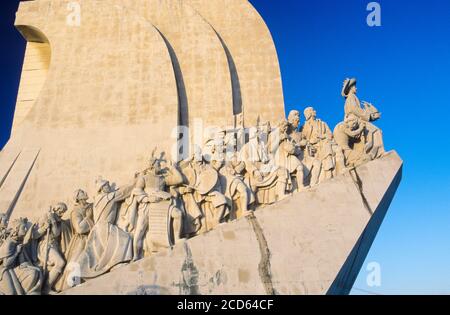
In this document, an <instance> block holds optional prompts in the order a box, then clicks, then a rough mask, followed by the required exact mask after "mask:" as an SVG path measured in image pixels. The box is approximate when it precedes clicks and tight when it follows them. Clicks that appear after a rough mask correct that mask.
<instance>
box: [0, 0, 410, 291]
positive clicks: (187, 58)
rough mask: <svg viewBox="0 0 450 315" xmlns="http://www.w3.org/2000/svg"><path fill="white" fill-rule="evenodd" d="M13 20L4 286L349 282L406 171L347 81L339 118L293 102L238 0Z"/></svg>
mask: <svg viewBox="0 0 450 315" xmlns="http://www.w3.org/2000/svg"><path fill="white" fill-rule="evenodd" d="M15 23H16V27H17V29H18V31H20V33H21V34H22V35H23V37H24V38H25V39H26V41H27V48H26V53H25V60H24V65H23V69H22V77H21V82H20V88H19V93H18V98H17V104H16V110H15V116H14V122H13V131H12V136H11V139H10V140H9V142H8V143H7V144H6V146H5V147H4V148H3V150H2V151H1V152H0V214H1V215H0V294H9V295H19V294H20V295H23V294H58V293H59V294H347V293H348V292H349V291H350V289H351V287H352V285H353V283H354V281H355V279H356V275H357V274H358V272H359V270H360V268H361V266H362V263H363V261H364V259H365V257H366V255H367V253H368V251H369V248H370V246H371V244H372V242H373V240H374V238H375V235H376V233H377V231H378V228H379V226H380V225H381V222H382V221H383V218H384V215H385V214H386V211H387V210H388V207H389V204H390V202H391V200H392V198H393V196H394V194H395V191H396V188H397V187H398V185H399V183H400V180H401V171H402V161H401V159H400V158H399V156H398V155H397V154H396V153H395V152H394V151H392V152H386V151H385V150H384V145H383V138H382V132H381V130H380V129H379V128H377V127H376V126H375V125H374V122H375V121H377V120H378V119H380V118H381V114H380V112H379V111H378V110H377V109H376V108H375V107H374V106H373V105H372V104H370V103H368V102H361V101H360V100H359V98H358V97H357V88H356V84H357V81H356V79H345V81H344V84H343V87H342V92H341V94H342V96H343V97H344V102H343V117H344V118H343V121H342V122H341V123H339V124H338V125H337V126H336V127H335V128H334V129H331V128H330V126H329V125H328V124H327V123H326V122H324V121H322V120H320V119H319V118H318V117H317V112H316V110H315V109H314V108H313V107H311V106H304V108H300V107H299V108H298V110H293V111H291V112H290V113H288V115H287V118H286V114H285V108H284V101H283V93H282V85H281V76H280V70H279V65H278V58H277V54H276V49H275V46H274V43H273V41H272V38H271V35H270V32H269V30H268V29H267V27H266V25H265V23H264V21H263V20H262V18H261V17H260V16H259V14H258V13H257V12H256V11H255V9H254V8H253V7H252V5H251V4H250V3H249V2H248V1H247V0H145V1H144V0H120V1H119V0H101V1H100V0H79V1H68V0H34V1H23V2H21V3H20V6H19V10H18V12H17V15H16V22H15ZM336 87H337V89H336V91H337V92H338V91H339V82H336ZM336 94H338V93H336ZM319 112H320V110H319ZM301 113H302V114H303V116H304V119H303V117H302V114H301Z"/></svg>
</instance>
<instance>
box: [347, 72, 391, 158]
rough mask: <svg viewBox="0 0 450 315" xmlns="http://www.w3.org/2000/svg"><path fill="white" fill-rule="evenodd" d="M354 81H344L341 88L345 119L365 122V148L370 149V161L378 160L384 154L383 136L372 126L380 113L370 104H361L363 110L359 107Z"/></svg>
mask: <svg viewBox="0 0 450 315" xmlns="http://www.w3.org/2000/svg"><path fill="white" fill-rule="evenodd" d="M356 83H357V81H356V79H346V80H345V81H344V84H343V88H342V96H343V97H344V98H345V105H344V111H345V118H344V120H347V119H349V117H351V116H356V117H358V118H359V119H361V120H362V121H364V122H365V127H366V139H367V147H370V150H366V151H370V152H369V154H370V156H371V158H372V159H376V158H379V157H381V156H383V154H384V152H385V151H384V144H383V134H382V132H381V130H380V129H379V128H377V127H376V126H375V125H373V124H372V122H373V121H376V120H378V119H380V117H381V114H380V112H379V111H378V110H377V109H376V108H375V107H374V106H373V105H372V104H370V103H367V102H363V105H364V108H362V107H361V102H360V101H359V99H358V97H357V96H356V93H357V91H358V89H357V87H356Z"/></svg>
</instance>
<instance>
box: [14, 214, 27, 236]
mask: <svg viewBox="0 0 450 315" xmlns="http://www.w3.org/2000/svg"><path fill="white" fill-rule="evenodd" d="M27 232H28V219H27V218H19V219H15V220H13V221H12V222H11V237H12V238H14V239H16V240H22V239H23V238H24V237H25V235H26V234H27Z"/></svg>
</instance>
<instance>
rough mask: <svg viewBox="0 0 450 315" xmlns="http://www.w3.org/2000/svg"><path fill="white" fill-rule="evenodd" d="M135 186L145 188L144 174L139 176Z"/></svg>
mask: <svg viewBox="0 0 450 315" xmlns="http://www.w3.org/2000/svg"><path fill="white" fill-rule="evenodd" d="M134 187H135V188H139V189H142V190H144V189H145V178H144V177H143V176H138V178H137V179H136V184H135V185H134Z"/></svg>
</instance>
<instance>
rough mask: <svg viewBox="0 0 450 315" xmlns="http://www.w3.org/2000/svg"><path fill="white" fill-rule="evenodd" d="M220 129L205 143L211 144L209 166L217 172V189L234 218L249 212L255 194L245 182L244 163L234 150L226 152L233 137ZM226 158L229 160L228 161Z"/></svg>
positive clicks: (231, 217) (231, 216)
mask: <svg viewBox="0 0 450 315" xmlns="http://www.w3.org/2000/svg"><path fill="white" fill-rule="evenodd" d="M227 136H228V135H227V134H226V133H225V132H224V131H222V132H220V133H218V135H217V136H216V139H211V140H209V141H208V142H207V143H212V145H211V150H210V151H211V161H210V163H211V166H212V167H213V168H214V169H215V170H216V171H217V172H218V174H219V181H218V190H219V191H220V192H221V193H222V194H223V195H224V196H225V198H226V200H227V207H228V208H229V210H230V211H229V212H230V217H229V218H228V219H235V218H238V217H239V216H241V215H248V214H250V213H251V211H250V206H251V205H253V204H254V202H255V196H254V194H253V192H252V191H251V189H250V187H248V185H247V184H246V183H245V181H244V180H245V178H244V173H245V163H244V162H243V161H239V159H238V156H237V154H236V152H234V153H232V152H227V151H226V150H227V145H228V148H230V147H231V146H230V145H229V144H230V142H233V143H234V138H231V137H227ZM227 158H229V159H230V160H229V161H228V160H227Z"/></svg>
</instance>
